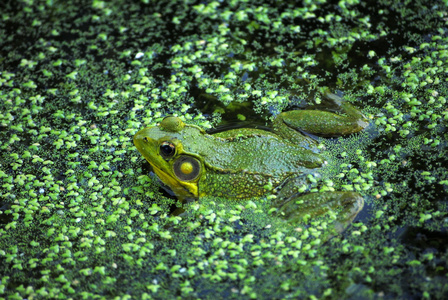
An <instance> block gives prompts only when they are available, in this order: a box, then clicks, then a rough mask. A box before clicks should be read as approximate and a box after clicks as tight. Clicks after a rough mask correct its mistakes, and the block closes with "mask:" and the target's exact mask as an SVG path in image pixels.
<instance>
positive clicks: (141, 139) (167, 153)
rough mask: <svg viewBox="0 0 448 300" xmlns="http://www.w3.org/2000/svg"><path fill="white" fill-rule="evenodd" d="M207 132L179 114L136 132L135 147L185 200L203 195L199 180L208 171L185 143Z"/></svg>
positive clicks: (163, 179)
mask: <svg viewBox="0 0 448 300" xmlns="http://www.w3.org/2000/svg"><path fill="white" fill-rule="evenodd" d="M203 133H204V131H203V130H202V129H200V128H199V127H196V126H192V125H185V123H184V122H182V120H180V119H179V118H177V117H166V118H165V119H163V121H162V122H161V123H160V125H159V126H154V127H146V128H144V129H142V130H140V131H139V132H137V133H136V134H135V135H134V145H135V147H137V149H138V151H140V153H141V154H142V155H143V156H144V157H145V158H146V160H147V161H148V162H149V163H150V165H151V166H152V168H153V170H154V173H156V175H157V176H158V177H159V178H160V180H161V181H162V182H163V183H164V184H166V185H167V186H168V187H170V189H171V190H172V191H173V192H174V194H176V196H177V197H178V198H179V199H180V200H181V201H182V200H184V199H187V198H198V197H199V189H198V182H199V180H200V178H201V176H202V174H203V173H205V172H203V169H204V168H203V162H202V159H201V158H200V157H199V156H198V155H196V154H193V153H188V152H186V151H185V150H184V146H183V143H184V142H185V139H192V138H194V136H197V135H201V134H203Z"/></svg>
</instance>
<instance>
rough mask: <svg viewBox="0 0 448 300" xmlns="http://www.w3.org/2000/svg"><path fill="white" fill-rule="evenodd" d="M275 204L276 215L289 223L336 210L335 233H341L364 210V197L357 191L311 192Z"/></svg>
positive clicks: (302, 221) (300, 221) (298, 222)
mask: <svg viewBox="0 0 448 300" xmlns="http://www.w3.org/2000/svg"><path fill="white" fill-rule="evenodd" d="M274 205H275V206H277V212H276V215H278V216H280V217H282V218H283V219H285V220H286V221H287V222H288V223H289V224H300V223H304V222H307V219H308V218H309V219H311V220H312V219H313V218H316V217H318V216H322V215H324V214H326V213H328V212H331V211H332V212H336V213H337V219H336V220H335V221H334V222H333V223H332V225H333V226H332V227H333V229H334V231H335V232H334V233H341V232H342V231H344V230H345V229H346V228H347V227H348V226H349V225H350V224H351V222H352V221H353V219H354V218H355V217H356V216H357V215H358V213H359V212H360V211H361V210H362V208H363V206H364V199H363V198H362V197H361V195H360V194H358V193H355V192H325V193H309V194H304V195H300V196H297V197H294V196H293V197H291V198H289V199H287V200H286V201H283V202H280V203H275V204H274ZM330 234H332V233H330Z"/></svg>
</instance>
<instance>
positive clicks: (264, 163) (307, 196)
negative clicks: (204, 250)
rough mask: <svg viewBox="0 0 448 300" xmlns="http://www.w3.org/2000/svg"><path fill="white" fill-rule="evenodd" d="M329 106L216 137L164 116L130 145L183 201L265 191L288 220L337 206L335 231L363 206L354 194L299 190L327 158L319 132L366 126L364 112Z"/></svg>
mask: <svg viewBox="0 0 448 300" xmlns="http://www.w3.org/2000/svg"><path fill="white" fill-rule="evenodd" d="M323 96H324V99H326V101H330V102H332V104H333V106H334V109H332V110H329V109H327V110H322V109H299V110H290V111H285V112H282V113H279V114H278V115H277V116H276V117H275V119H274V120H273V122H272V129H271V130H265V129H258V128H235V129H230V130H225V131H221V132H217V133H213V134H209V133H207V132H206V131H205V130H204V129H202V128H201V127H199V126H196V125H192V124H186V123H185V122H184V121H182V120H181V118H179V117H177V116H167V117H165V118H164V119H163V120H162V121H161V122H160V123H159V124H158V125H156V126H150V127H146V128H143V129H141V130H140V131H138V132H137V133H136V134H135V135H134V137H133V142H134V145H135V147H136V148H137V150H138V151H139V152H140V153H141V154H142V156H143V157H144V158H145V159H146V160H147V161H148V162H149V164H150V165H151V167H152V170H153V172H154V173H155V174H156V175H157V177H158V178H159V179H160V181H161V182H162V184H163V185H164V187H166V188H168V189H169V190H170V191H171V192H173V193H174V195H175V196H176V197H177V199H178V200H180V201H181V202H185V201H191V200H193V201H195V200H198V199H201V198H203V197H206V196H212V197H220V198H224V199H229V200H235V201H244V200H245V199H251V198H259V197H266V196H267V195H269V199H271V200H269V201H270V203H269V204H270V205H271V206H272V208H274V209H273V211H274V214H275V215H278V216H280V217H281V218H283V220H285V221H286V222H289V223H298V222H300V221H301V220H303V219H304V218H310V217H311V218H314V217H317V216H321V215H323V214H325V213H328V212H329V211H335V210H337V211H338V214H337V218H338V220H337V222H336V223H335V224H336V225H335V231H336V232H337V233H340V232H342V231H344V230H345V228H347V226H348V225H349V224H350V223H351V222H352V221H353V219H354V218H355V217H356V216H357V215H358V214H359V212H360V211H361V210H362V208H363V206H364V199H363V197H362V196H361V195H360V194H359V193H357V192H352V191H332V192H308V193H304V192H301V189H300V187H301V186H303V185H304V184H308V183H309V176H313V177H314V178H315V177H318V176H319V171H320V170H321V169H322V168H323V167H325V166H326V164H327V158H326V157H325V156H324V155H323V154H322V153H320V151H319V150H318V147H317V145H318V141H317V137H324V138H325V137H338V136H346V135H350V134H353V133H356V132H359V131H361V130H363V129H365V128H366V127H367V126H368V124H369V123H368V121H367V119H366V117H365V116H364V115H363V114H362V112H361V111H360V110H359V109H357V108H356V107H355V106H353V105H352V104H351V103H349V102H347V101H344V100H343V99H342V98H341V97H339V96H337V95H335V94H332V93H325V94H324V95H323Z"/></svg>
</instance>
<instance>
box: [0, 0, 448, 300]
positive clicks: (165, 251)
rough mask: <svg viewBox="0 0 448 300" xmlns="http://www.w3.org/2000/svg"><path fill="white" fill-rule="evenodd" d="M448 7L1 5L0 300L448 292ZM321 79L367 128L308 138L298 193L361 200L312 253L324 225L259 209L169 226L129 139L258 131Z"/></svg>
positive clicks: (215, 203) (237, 206) (167, 205)
mask: <svg viewBox="0 0 448 300" xmlns="http://www.w3.org/2000/svg"><path fill="white" fill-rule="evenodd" d="M446 14H447V3H446V1H436V2H435V3H431V4H428V3H426V2H425V1H414V2H412V3H402V2H398V1H381V2H378V3H375V4H373V3H370V4H367V3H361V2H360V1H340V2H339V3H338V4H336V5H333V4H331V3H327V2H326V1H304V2H303V3H301V5H300V6H297V5H293V3H289V2H286V1H284V2H277V3H276V5H275V6H274V5H272V4H269V3H263V4H258V2H257V4H256V3H255V2H249V1H236V0H235V1H229V2H218V1H209V2H196V1H178V2H175V1H134V2H132V3H128V2H126V3H124V2H123V1H112V2H106V1H82V3H77V4H76V5H75V4H73V3H70V2H65V1H64V2H59V1H18V2H15V1H10V3H9V2H6V3H5V4H2V6H1V9H0V17H1V20H2V22H0V35H1V36H2V39H1V42H0V53H1V55H0V87H1V88H0V100H1V102H0V103H1V106H0V107H1V109H0V112H1V113H0V126H1V130H0V147H1V149H2V160H1V166H0V186H1V189H0V192H1V200H0V203H1V204H0V207H1V210H0V212H1V214H0V222H1V228H0V236H1V238H0V257H1V259H0V297H3V298H8V299H23V298H28V299H31V298H73V299H79V298H104V299H107V298H112V297H117V299H128V298H147V299H151V298H201V299H202V298H216V297H220V298H238V299H242V298H325V297H328V298H347V297H352V298H375V297H376V298H378V297H383V296H384V297H389V298H444V297H446V296H447V293H448V286H447V283H446V282H447V274H448V272H447V269H448V266H447V260H448V253H447V250H446V246H445V245H446V243H447V238H448V237H447V231H446V228H447V220H448V213H447V212H448V209H447V204H448V201H447V199H448V197H447V192H448V184H447V182H448V172H447V168H446V166H447V165H448V162H447V157H448V153H447V137H448V136H447V133H446V127H447V120H448V113H447V110H446V107H447V104H446V97H447V95H448V93H447V87H448V86H447V85H448V82H447V80H446V72H447V70H448V64H447V59H448V52H447V51H448V48H447V47H448V36H447V30H446V25H447V21H446ZM326 87H328V88H329V89H330V90H333V91H342V92H343V94H344V98H345V99H347V101H350V102H353V103H354V104H355V105H357V106H358V107H361V108H362V109H363V111H364V113H365V114H366V115H367V116H368V117H369V119H370V120H371V127H370V128H369V129H368V130H366V131H365V132H363V133H360V134H358V135H356V136H352V137H349V138H346V139H337V140H322V141H321V143H322V145H321V147H322V148H323V147H325V148H326V149H327V150H328V153H329V154H328V156H329V165H328V167H327V168H325V170H326V171H325V172H324V173H323V174H322V177H321V178H316V179H315V180H314V181H313V184H312V185H310V186H306V187H303V188H304V190H307V189H308V190H310V191H327V190H356V191H358V192H360V193H361V194H362V195H363V196H364V197H365V200H366V208H365V209H364V212H363V213H362V214H361V216H360V217H359V218H358V219H357V220H355V223H354V224H353V226H352V227H351V228H349V229H348V230H347V232H345V233H344V234H343V235H341V236H336V237H334V238H333V239H331V240H330V241H328V242H327V243H323V240H322V239H321V237H322V234H324V233H323V232H324V228H325V227H326V226H327V222H329V220H331V216H330V218H329V219H328V218H327V219H320V220H308V223H307V226H305V225H301V226H289V225H288V224H283V223H282V222H281V221H280V220H278V219H276V218H274V217H272V216H271V215H270V214H269V213H268V211H269V206H268V202H269V200H256V199H254V200H253V201H251V202H245V203H234V202H228V201H225V200H223V199H204V200H203V201H201V203H191V204H189V206H188V208H187V212H186V214H185V215H182V217H179V216H173V215H170V214H169V212H170V211H172V210H173V207H174V204H175V202H176V200H173V199H172V198H170V197H169V196H168V195H164V194H161V192H160V189H159V188H158V184H157V182H155V180H154V179H153V178H151V177H148V176H147V175H148V173H149V171H150V170H149V169H148V166H147V164H146V163H145V162H144V161H143V159H142V158H140V155H139V154H138V152H137V151H136V150H135V149H134V146H133V145H132V135H133V134H134V133H135V132H136V131H137V130H139V129H140V128H142V127H143V126H145V125H150V124H155V123H156V122H159V121H160V120H161V119H162V118H163V117H164V116H165V115H167V114H174V115H179V116H182V118H184V119H185V120H186V121H188V122H190V123H195V124H197V125H200V126H202V127H204V128H206V129H208V128H212V127H213V126H215V125H217V124H218V121H220V120H224V121H226V120H234V119H235V118H238V113H240V111H241V108H242V107H246V108H249V109H247V110H245V117H246V119H251V120H254V122H255V123H256V124H262V125H265V124H269V122H268V119H269V118H270V117H271V116H272V114H273V113H277V112H279V111H281V110H285V109H294V108H297V107H303V106H304V105H306V104H310V105H314V104H319V102H320V99H319V96H318V93H317V91H319V90H321V89H324V88H326ZM200 99H206V101H202V102H208V101H209V100H213V102H214V103H216V107H217V108H218V109H216V107H213V108H211V109H209V108H206V107H205V106H204V105H202V106H201V105H199V104H198V102H196V101H198V100H200ZM232 106H233V107H236V109H233V108H232ZM252 110H253V111H254V112H256V113H253V112H251V111H252ZM223 112H225V113H223ZM212 113H213V114H212ZM222 113H223V114H222ZM221 114H222V115H221Z"/></svg>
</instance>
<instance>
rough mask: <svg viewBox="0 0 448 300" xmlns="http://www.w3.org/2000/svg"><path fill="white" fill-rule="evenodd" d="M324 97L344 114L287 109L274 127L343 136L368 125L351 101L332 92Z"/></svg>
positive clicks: (278, 129) (276, 120) (322, 134)
mask: <svg viewBox="0 0 448 300" xmlns="http://www.w3.org/2000/svg"><path fill="white" fill-rule="evenodd" d="M324 97H325V98H326V99H327V100H329V101H331V102H332V103H333V104H334V105H335V106H336V111H338V112H341V113H343V115H341V114H336V113H334V112H329V111H321V110H292V111H287V112H283V113H281V114H279V115H278V116H277V118H276V119H275V120H274V129H275V130H276V131H279V132H282V130H283V129H282V128H284V127H289V128H294V129H295V130H298V131H304V132H307V133H311V134H315V135H318V136H341V135H347V134H352V133H355V132H358V131H361V130H363V129H364V128H366V127H367V126H368V124H369V123H368V122H367V120H366V118H365V117H364V115H363V114H362V113H361V112H360V111H359V110H358V109H357V108H355V107H354V106H353V105H351V104H350V103H349V102H346V101H344V100H343V99H342V98H340V97H338V96H336V95H335V94H331V93H326V94H324ZM282 125H283V126H282ZM284 125H287V126H284Z"/></svg>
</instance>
